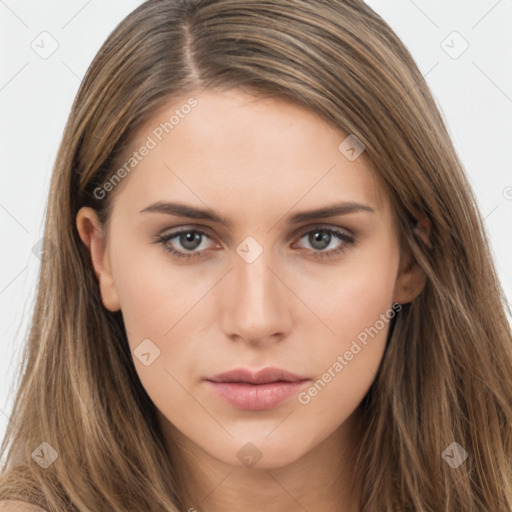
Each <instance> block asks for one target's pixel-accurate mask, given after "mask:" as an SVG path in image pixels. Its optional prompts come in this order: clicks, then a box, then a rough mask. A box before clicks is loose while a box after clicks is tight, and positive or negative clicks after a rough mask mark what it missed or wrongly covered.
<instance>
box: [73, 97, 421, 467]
mask: <svg viewBox="0 0 512 512" xmlns="http://www.w3.org/2000/svg"><path fill="white" fill-rule="evenodd" d="M191 98H193V99H191ZM165 123H167V124H165ZM346 137H347V134H343V133H341V132H339V131H337V130H335V129H333V128H331V127H330V126H329V125H327V124H326V123H325V122H323V121H322V120H320V118H318V117H316V116H315V115H313V114H312V113H309V112H308V111H306V110H303V109H301V108H300V107H298V106H294V105H292V104H290V103H287V102H285V101H283V100H278V99H275V98H273V99H256V98H255V97H252V96H249V95H247V94H245V93H241V92H235V91H229V92H219V91H204V92H200V91H198V92H196V93H193V94H190V95H187V96H184V97H183V98H181V99H180V100H178V101H173V102H172V104H169V105H167V106H166V107H165V108H163V109H161V110H160V111H159V112H158V113H156V114H155V115H153V116H152V118H151V119H150V120H149V121H148V122H147V123H146V124H145V125H144V126H143V127H142V128H141V129H140V130H139V131H138V132H137V136H136V137H135V139H134V140H133V145H132V146H131V150H130V153H129V155H128V156H127V157H126V163H127V165H126V166H125V172H124V173H123V172H122V171H120V172H118V174H117V176H118V178H120V179H121V181H120V183H119V184H117V181H116V182H113V184H112V185H111V188H110V189H109V190H108V191H106V190H105V189H102V190H97V191H96V194H97V195H98V197H99V196H101V194H104V195H105V193H113V192H112V190H113V191H114V192H115V201H114V207H113V211H112V217H111V222H110V225H109V229H108V233H106V240H107V243H106V245H105V246H104V245H102V238H101V237H99V236H98V235H99V230H100V226H99V224H98V223H97V218H96V217H95V215H94V214H93V212H92V210H90V209H87V208H85V209H83V210H82V211H81V212H80V214H79V216H78V218H77V225H78V228H79V231H80V235H81V237H82V239H83V240H84V242H85V243H87V245H88V246H89V247H90V249H91V255H92V258H93V264H94V267H95V270H96V274H97V277H98V279H99V282H100V286H101V293H102V297H103V303H104V305H105V306H106V307H107V308H108V309H110V310H112V311H115V310H118V309H121V311H122V315H123V318H124V322H125V326H126V331H127V334H128V339H129V343H130V348H131V350H132V356H133V361H134V363H135V367H136V369H137V372H138V375H139V377H140V380H141V382H142V385H143V386H144V388H145V389H146V391H147V393H148V395H149V396H150V397H151V399H152V400H153V402H154V403H155V405H156V407H157V408H158V410H159V413H160V415H161V419H162V421H163V422H164V424H167V425H168V426H171V425H172V428H173V429H176V432H179V434H180V435H182V436H183V438H184V439H187V440H188V441H189V442H190V441H191V442H192V443H193V444H194V445H195V446H198V447H199V448H201V449H202V450H203V451H204V452H206V453H208V454H210V455H211V456H213V457H215V458H216V459H219V460H221V461H224V462H226V463H228V464H232V465H238V466H240V465H242V464H246V465H249V464H252V463H254V461H257V463H258V465H259V466H260V467H262V466H266V467H276V466H280V465H285V464H288V463H290V462H293V461H295V460H297V459H299V458H300V457H302V456H303V455H305V454H306V453H308V452H309V451H310V450H312V449H313V448H315V447H317V446H319V445H320V443H322V442H323V441H324V440H326V439H327V438H329V437H331V436H333V435H334V434H335V433H336V432H341V431H342V430H343V425H344V424H348V423H346V420H347V419H348V418H349V417H350V416H351V415H352V413H353V412H354V411H355V410H356V408H357V406H358V404H359V403H360V402H361V400H362V399H363V397H364V396H365V394H366V393H367V391H368V389H369V387H370V385H371V384H372V382H373V380H374V379H375V376H376V373H377V370H378V368H379V365H380V363H381V360H382V357H383V353H384V348H385V343H386V337H387V335H388V331H389V325H390V319H391V318H392V317H393V316H394V314H395V312H394V311H393V310H392V309H391V308H392V304H393V301H397V302H402V303H403V302H407V301H408V300H410V298H411V297H410V292H411V289H413V288H414V286H413V278H414V276H413V274H412V271H411V270H410V269H408V268H407V265H404V262H402V264H401V261H400V253H399V248H398V234H397V229H396V226H395V222H394V217H393V215H392V210H391V207H390V202H389V198H388V197H387V196H386V194H385V193H384V190H383V188H382V187H381V186H380V185H379V184H378V183H377V182H376V181H375V179H374V178H373V176H372V173H371V170H370V166H369V163H368V161H367V160H366V157H365V153H364V151H363V152H362V153H361V154H360V155H359V156H358V153H359V152H360V150H361V149H362V148H361V147H360V146H358V145H357V144H355V143H354V141H353V140H352V139H348V140H347V141H345V142H343V141H344V139H345V138H346ZM342 142H343V144H342ZM340 144H342V145H341V149H340ZM354 144H355V145H354ZM143 148H146V149H143ZM351 148H352V149H353V150H352V149H351ZM133 152H136V153H135V154H133ZM130 157H132V160H129V159H130ZM123 163H124V162H123ZM107 188H108V187H107ZM171 203H173V204H179V205H180V208H179V209H180V210H181V213H178V208H177V207H173V206H172V205H171ZM335 205H336V206H337V207H338V206H339V211H338V212H337V213H336V212H335V213H331V214H329V213H325V212H324V213H319V214H318V215H313V213H312V212H313V211H319V210H322V209H325V208H326V207H331V206H335ZM185 210H188V211H189V212H188V214H187V212H185ZM218 218H222V219H223V220H225V221H226V223H227V225H225V224H224V223H223V222H220V221H219V220H218ZM93 226H94V227H95V228H96V229H95V230H93V229H92V227H93ZM179 231H182V232H183V233H182V234H181V235H179V234H178V232H179ZM170 251H176V253H173V252H170ZM269 367H273V368H274V369H276V368H277V369H281V370H284V371H286V372H290V373H291V374H294V375H295V376H296V378H297V379H298V381H295V383H291V382H288V383H283V382H281V383H277V382H276V381H277V380H279V379H280V378H282V377H283V376H280V375H279V374H269V375H266V376H265V375H264V376H263V380H264V381H267V384H254V383H253V384H250V383H245V384H244V383H240V382H239V383H238V384H233V383H231V384H229V383H226V381H227V380H229V379H227V378H222V377H217V376H219V375H220V374H222V373H224V372H228V371H231V370H235V369H246V370H247V371H248V372H252V373H253V374H256V373H257V372H259V371H260V370H262V369H265V368H269ZM253 376H254V375H253ZM256 377H257V376H256ZM265 377H266V378H265ZM285 378H288V379H290V378H291V377H290V376H288V377H285ZM213 379H216V380H217V381H219V382H217V383H216V384H214V383H213V382H211V380H213ZM232 380H245V381H247V380H250V379H249V377H248V376H247V375H246V376H244V375H242V376H240V375H239V376H238V377H237V376H235V377H233V379H232ZM268 381H270V383H268ZM272 381H273V382H274V383H273V384H272ZM220 382H224V384H222V383H220ZM249 443H250V444H249ZM260 457H261V458H260ZM258 459H260V460H259V461H258ZM250 461H253V462H250Z"/></svg>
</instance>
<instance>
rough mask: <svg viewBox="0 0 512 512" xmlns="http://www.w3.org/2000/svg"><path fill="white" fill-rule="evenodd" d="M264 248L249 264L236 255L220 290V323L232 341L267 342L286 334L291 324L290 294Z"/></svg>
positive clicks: (254, 343) (284, 280) (291, 297)
mask: <svg viewBox="0 0 512 512" xmlns="http://www.w3.org/2000/svg"><path fill="white" fill-rule="evenodd" d="M269 252H270V251H265V250H264V251H263V252H262V253H261V254H260V255H259V256H258V257H257V258H256V259H255V260H254V261H252V262H251V263H248V262H247V261H245V260H244V259H243V258H241V257H239V256H238V255H237V254H235V255H234V258H233V266H234V268H233V269H232V270H231V272H229V276H227V279H225V280H224V282H223V288H222V290H221V300H220V303H221V323H222V326H221V327H222V329H223V331H224V333H225V334H226V335H227V336H228V337H229V338H231V339H233V340H243V341H245V342H247V343H250V344H253V345H260V346H261V345H268V344H271V343H275V342H276V341H279V340H281V339H283V338H286V337H287V336H288V333H289V332H290V329H291V327H292V324H293V322H292V316H293V315H292V308H293V307H297V304H296V302H298V301H297V299H295V301H294V297H293V293H292V292H291V291H290V290H289V288H288V287H287V286H286V285H285V284H284V283H285V282H286V276H284V275H280V271H279V269H278V268H276V265H275V264H273V262H272V261H271V258H270V257H269V255H268V253H269Z"/></svg>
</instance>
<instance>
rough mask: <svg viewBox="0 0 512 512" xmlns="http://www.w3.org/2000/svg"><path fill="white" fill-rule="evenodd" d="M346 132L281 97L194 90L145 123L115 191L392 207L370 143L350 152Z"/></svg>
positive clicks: (240, 204) (258, 203) (239, 203)
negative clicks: (374, 165)
mask: <svg viewBox="0 0 512 512" xmlns="http://www.w3.org/2000/svg"><path fill="white" fill-rule="evenodd" d="M348 135H349V134H347V133H344V132H343V131H341V130H336V129H335V128H333V127H332V126H331V125H330V124H328V123H327V122H326V121H324V120H323V119H322V118H320V117H319V116H318V115H316V114H315V113H314V112H311V111H308V110H306V109H304V108H302V107H300V106H297V105H295V104H293V103H290V102H288V101H285V100H283V99H280V98H276V97H265V98H258V97H255V96H252V95H249V94H246V93H242V92H239V91H235V90H230V91H219V90H206V91H196V92H192V93H190V94H186V95H183V96H181V97H177V98H174V99H172V100H169V101H168V102H167V103H166V104H164V105H163V106H161V107H160V108H159V109H158V110H156V111H154V112H153V113H152V114H151V116H150V117H149V118H148V120H147V121H146V122H145V123H144V124H143V125H142V126H140V127H139V128H138V130H137V131H136V132H135V134H134V136H133V137H132V140H131V141H130V144H129V147H128V151H126V152H125V153H124V155H123V157H122V158H121V159H120V160H119V161H118V162H117V166H118V167H120V166H122V165H124V166H125V169H128V170H129V172H126V173H125V174H126V175H127V176H126V177H125V178H124V179H123V182H122V183H120V185H118V186H117V190H116V191H115V192H116V195H117V194H120V192H121V189H123V188H126V194H122V195H123V196H125V199H126V200H129V201H130V202H132V203H133V202H137V201H138V199H141V198H142V197H144V201H145V202H147V201H148V200H150V199H154V200H160V199H165V196H172V198H174V199H176V198H177V197H180V198H184V196H186V197H187V198H189V199H194V201H195V202H196V203H197V202H198V200H200V201H203V202H205V203H208V202H215V203H216V206H219V207H220V206H221V205H222V204H223V202H225V203H224V204H232V205H234V206H235V208H237V209H238V211H240V209H244V210H246V209H248V208H249V206H250V205H253V206H254V209H255V210H256V209H257V208H259V209H260V211H261V210H262V209H268V208H269V207H274V208H275V207H277V206H279V205H282V207H286V206H287V207H291V206H292V205H293V203H295V202H298V201H300V203H301V206H304V207H307V206H308V203H310V204H311V205H313V206H318V202H319V201H323V202H336V201H339V200H352V201H360V202H371V203H372V204H373V205H374V206H375V207H376V209H381V208H385V207H386V206H387V202H388V201H387V198H386V195H385V192H384V189H383V187H382V186H381V185H380V184H379V182H378V179H376V176H375V173H374V170H373V169H372V166H371V163H370V162H369V160H368V159H367V158H366V155H365V153H364V151H363V152H362V153H361V155H360V156H359V157H358V158H356V159H355V160H353V159H352V160H351V159H349V158H347V153H346V152H345V149H346V147H347V144H348V145H350V143H351V138H349V139H347V137H348ZM340 145H341V147H340ZM357 149H360V148H358V147H357V146H356V150H357ZM142 153H144V155H142ZM134 154H136V156H134ZM116 168H117V167H116ZM194 196H195V197H194ZM141 200H142V199H141ZM209 206H212V207H213V206H214V205H210V204H209ZM216 209H218V208H216Z"/></svg>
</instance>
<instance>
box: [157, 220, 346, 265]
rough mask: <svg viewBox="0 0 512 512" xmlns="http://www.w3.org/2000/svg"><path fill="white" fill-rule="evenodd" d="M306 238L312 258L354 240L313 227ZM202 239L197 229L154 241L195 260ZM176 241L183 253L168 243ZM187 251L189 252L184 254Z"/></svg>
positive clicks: (339, 249)
mask: <svg viewBox="0 0 512 512" xmlns="http://www.w3.org/2000/svg"><path fill="white" fill-rule="evenodd" d="M306 236H308V239H307V240H308V242H309V243H310V244H312V246H313V249H312V250H311V252H312V253H313V257H316V258H327V257H331V256H334V255H336V254H339V253H341V252H343V251H344V250H345V249H346V248H347V245H350V244H354V243H355V239H354V237H353V236H352V235H349V234H348V233H346V232H344V231H340V230H337V229H333V228H325V227H315V228H313V229H309V230H308V231H306V232H303V233H301V234H300V237H299V240H301V239H302V238H304V237H306ZM203 238H210V237H209V235H208V234H207V233H205V232H204V231H201V230H199V229H182V230H180V231H175V232H173V233H168V234H166V235H158V236H157V237H156V241H157V242H158V243H161V244H162V245H163V247H164V249H165V250H166V251H167V252H169V253H171V254H172V255H174V256H176V257H178V258H187V259H190V258H196V257H202V256H203V253H204V252H205V251H206V248H204V247H203V249H202V250H198V251H196V249H198V247H200V246H201V245H202V241H203ZM174 239H178V242H179V243H180V244H181V246H182V247H183V248H184V249H185V251H181V250H177V249H175V244H174V243H172V244H170V242H171V241H172V240H174ZM336 240H337V241H338V242H340V243H341V245H340V244H338V247H336V248H333V249H330V250H327V251H326V250H325V249H326V247H329V245H331V243H332V242H333V241H336ZM186 251H189V252H186Z"/></svg>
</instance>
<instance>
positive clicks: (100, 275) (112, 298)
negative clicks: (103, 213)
mask: <svg viewBox="0 0 512 512" xmlns="http://www.w3.org/2000/svg"><path fill="white" fill-rule="evenodd" d="M76 227H77V229H78V234H79V235H80V239H81V240H82V242H83V243H84V244H85V246H86V247H87V249H88V251H89V254H90V256H91V262H92V265H93V268H94V273H95V274H96V278H97V279H98V282H99V285H100V291H101V298H102V301H103V305H104V306H105V307H106V308H107V309H108V310H110V311H118V310H119V309H121V306H120V304H119V297H118V295H117V290H116V287H115V283H114V279H113V277H112V272H111V267H110V259H109V251H108V247H107V243H106V240H105V233H104V231H103V226H102V224H101V222H100V220H99V218H98V214H97V213H96V211H95V210H94V209H93V208H90V207H87V206H84V207H82V208H80V210H79V212H78V214H77V216H76Z"/></svg>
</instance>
